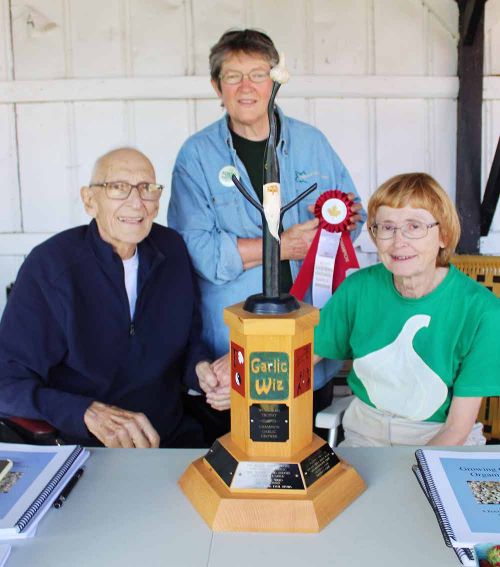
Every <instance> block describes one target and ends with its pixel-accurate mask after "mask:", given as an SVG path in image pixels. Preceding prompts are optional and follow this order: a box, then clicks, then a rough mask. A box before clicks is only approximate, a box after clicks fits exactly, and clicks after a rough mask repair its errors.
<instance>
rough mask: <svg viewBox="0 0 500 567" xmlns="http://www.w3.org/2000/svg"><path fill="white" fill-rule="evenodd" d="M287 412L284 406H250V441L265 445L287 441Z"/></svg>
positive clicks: (286, 407)
mask: <svg viewBox="0 0 500 567" xmlns="http://www.w3.org/2000/svg"><path fill="white" fill-rule="evenodd" d="M288 411H289V408H288V406H287V405H286V404H252V405H251V406H250V439H251V440H252V441H262V442H266V443H274V442H283V441H288V437H289V423H288Z"/></svg>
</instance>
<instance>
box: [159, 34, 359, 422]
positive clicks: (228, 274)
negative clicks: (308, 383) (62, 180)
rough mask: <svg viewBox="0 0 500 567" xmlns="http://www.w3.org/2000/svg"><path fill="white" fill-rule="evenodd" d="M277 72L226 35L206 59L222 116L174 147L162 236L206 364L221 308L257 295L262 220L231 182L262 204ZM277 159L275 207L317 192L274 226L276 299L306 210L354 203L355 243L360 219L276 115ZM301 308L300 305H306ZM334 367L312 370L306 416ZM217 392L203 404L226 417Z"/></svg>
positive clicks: (264, 40)
mask: <svg viewBox="0 0 500 567" xmlns="http://www.w3.org/2000/svg"><path fill="white" fill-rule="evenodd" d="M277 63H278V53H277V51H276V48H275V47H274V44H273V42H272V41H271V39H270V38H269V37H268V36H267V35H265V34H264V33H262V32H259V31H256V30H243V31H228V32H226V33H224V34H223V35H222V37H221V38H220V39H219V41H218V42H217V43H216V44H215V45H214V46H213V47H212V49H211V52H210V75H211V82H212V86H213V88H214V90H215V92H216V93H217V96H218V97H219V98H220V100H221V104H222V106H223V107H224V108H225V110H226V114H225V115H224V116H223V117H222V118H221V119H220V120H218V121H217V122H215V123H213V124H211V125H210V126H208V127H207V128H205V129H203V130H201V131H200V132H198V133H197V134H195V135H194V136H191V137H190V138H189V139H188V140H187V141H186V142H185V143H184V145H183V146H182V148H181V150H180V152H179V155H178V156H177V161H176V163H175V167H174V171H173V177H172V196H171V199H170V205H169V210H168V224H169V226H171V227H173V228H175V229H176V230H178V231H179V232H180V233H181V234H182V236H183V237H184V240H185V241H186V244H187V247H188V250H189V253H190V255H191V258H192V260H193V264H194V267H195V270H196V272H197V274H198V278H199V285H200V289H201V295H202V316H203V325H204V329H203V335H204V339H205V340H206V342H207V344H209V345H211V346H212V349H213V355H214V357H219V356H221V355H223V354H225V353H227V351H228V348H229V335H228V330H227V328H226V325H225V324H224V321H223V310H224V308H225V307H227V306H229V305H232V304H234V303H238V302H240V301H243V300H244V299H246V297H247V296H249V295H251V294H254V293H258V292H260V291H261V290H262V267H261V264H262V239H261V235H262V220H261V216H260V213H259V212H258V211H257V210H256V209H255V208H254V207H252V206H251V205H250V204H249V203H248V202H247V201H246V200H245V199H244V198H243V197H242V196H241V195H240V193H239V191H238V190H237V189H236V187H235V186H234V184H233V182H232V181H231V176H232V175H233V174H235V175H237V176H238V177H239V178H240V179H241V181H242V182H243V184H244V185H245V186H246V187H247V188H248V189H249V190H250V191H251V192H252V188H253V192H252V194H253V195H254V197H255V198H257V199H259V200H260V202H262V185H263V166H264V150H265V146H266V141H267V138H268V136H269V123H268V116H267V105H268V102H269V98H270V96H271V91H272V85H273V82H272V80H271V78H270V76H269V73H270V70H271V68H272V67H273V66H275V65H276V64H277ZM276 117H277V124H278V136H277V140H278V142H277V154H278V162H279V168H280V178H281V179H280V180H281V191H282V202H283V204H286V203H288V202H290V201H291V200H292V199H294V198H295V197H296V196H297V195H298V194H299V193H301V192H302V191H304V189H306V188H307V187H308V186H310V185H312V184H313V183H317V184H318V188H317V189H316V190H315V191H314V192H313V193H312V194H311V195H309V197H308V198H306V199H304V200H303V201H302V202H301V203H300V204H299V205H298V206H297V207H294V208H292V209H291V210H290V211H289V212H287V214H286V215H285V217H284V220H283V224H284V232H283V234H282V235H281V258H282V264H281V282H280V291H281V293H287V292H289V290H290V287H291V285H292V282H293V279H294V278H295V276H296V275H297V272H298V270H299V267H300V261H301V260H303V258H304V257H305V255H306V252H307V250H308V248H309V245H310V243H311V241H312V239H313V237H314V234H315V232H316V229H317V226H318V221H317V219H315V218H312V215H311V213H310V212H309V210H308V206H310V205H311V204H313V203H314V202H315V201H316V199H317V198H318V197H319V195H320V194H321V193H322V192H324V191H326V190H329V189H340V190H342V191H344V192H346V193H350V194H351V195H350V197H351V198H352V199H354V200H355V201H356V204H355V205H354V209H353V210H354V211H355V213H356V214H355V216H354V217H352V219H351V220H352V223H351V225H350V227H349V229H350V230H351V231H353V237H356V236H357V235H358V234H359V232H360V230H361V227H362V224H363V219H364V212H363V211H362V209H361V205H360V204H359V197H358V195H357V193H356V189H355V188H354V185H353V182H352V180H351V177H350V175H349V172H348V171H347V169H346V167H345V166H344V164H343V163H342V162H341V160H340V159H339V157H338V156H337V154H336V153H335V152H334V151H333V149H332V147H331V146H330V144H329V143H328V141H327V139H326V138H325V136H324V135H323V134H322V133H321V132H320V131H319V130H317V129H316V128H314V127H312V126H309V125H308V124H304V123H302V122H299V121H298V120H294V119H292V118H289V117H287V116H285V115H284V114H283V113H282V112H281V110H280V109H279V108H276ZM306 300H307V298H306ZM340 366H341V363H339V362H333V363H332V362H330V363H329V364H322V365H319V366H318V367H317V368H316V369H315V376H314V386H315V393H314V394H315V410H316V411H318V410H319V409H322V408H324V407H326V406H327V405H329V403H330V401H331V391H332V384H331V381H330V379H331V377H332V376H333V375H334V374H335V372H336V371H337V370H338V369H339V368H340ZM225 389H226V390H225V394H223V395H222V394H221V396H218V395H217V394H216V392H217V389H214V390H213V391H212V392H209V393H208V394H207V399H208V401H209V402H212V405H213V406H214V407H217V408H218V409H221V407H228V396H227V392H228V385H227V384H226V386H225Z"/></svg>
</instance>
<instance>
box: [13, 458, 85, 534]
mask: <svg viewBox="0 0 500 567" xmlns="http://www.w3.org/2000/svg"><path fill="white" fill-rule="evenodd" d="M82 451H83V449H82V447H75V449H74V450H73V452H72V453H71V455H70V456H69V457H68V459H67V460H66V462H65V463H64V464H63V466H62V467H61V468H60V469H59V470H58V471H57V472H56V474H55V475H54V476H53V477H52V479H51V480H50V482H49V483H48V484H47V486H46V487H45V488H44V489H43V490H42V492H40V494H39V495H38V496H37V497H36V498H35V500H33V502H32V504H31V505H30V506H29V508H28V509H27V510H26V512H25V513H24V514H23V515H22V516H21V518H19V520H18V521H17V522H16V527H17V528H18V530H19V531H20V532H22V531H23V530H24V529H25V528H26V526H27V525H28V524H29V523H30V522H31V520H32V519H33V517H34V516H35V514H36V513H37V512H38V510H39V509H40V507H41V506H42V505H43V504H44V502H45V501H46V500H47V498H48V497H49V496H50V495H51V493H52V492H53V491H54V490H55V488H56V487H57V485H58V484H59V483H60V482H61V479H62V478H63V477H64V475H65V474H66V473H67V472H68V470H69V469H70V468H71V465H72V464H73V463H74V462H75V460H76V459H77V457H78V455H79V454H80V453H81V452H82Z"/></svg>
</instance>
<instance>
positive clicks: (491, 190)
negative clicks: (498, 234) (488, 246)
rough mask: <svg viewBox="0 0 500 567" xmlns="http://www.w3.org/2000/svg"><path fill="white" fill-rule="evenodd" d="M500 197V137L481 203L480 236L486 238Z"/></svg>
mask: <svg viewBox="0 0 500 567" xmlns="http://www.w3.org/2000/svg"><path fill="white" fill-rule="evenodd" d="M499 195H500V137H499V138H498V144H497V149H496V151H495V157H494V158H493V163H492V165H491V170H490V174H489V176H488V182H487V183H486V189H485V190H484V196H483V202H482V203H481V236H488V232H489V231H490V226H491V221H492V220H493V216H494V214H495V209H496V208H497V204H498V197H499Z"/></svg>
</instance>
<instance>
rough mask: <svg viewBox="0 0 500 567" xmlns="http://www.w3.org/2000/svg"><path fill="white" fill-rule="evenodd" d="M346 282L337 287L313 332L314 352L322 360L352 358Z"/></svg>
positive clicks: (321, 312) (347, 286) (347, 285)
mask: <svg viewBox="0 0 500 567" xmlns="http://www.w3.org/2000/svg"><path fill="white" fill-rule="evenodd" d="M348 280H349V278H348V279H346V280H345V281H344V282H343V283H342V284H341V285H340V286H339V288H338V289H337V291H336V292H335V293H334V294H333V295H332V297H331V298H330V299H329V300H328V302H327V303H326V305H325V306H324V307H323V309H321V311H320V319H319V324H318V325H317V327H316V329H315V330H314V352H315V354H317V355H318V356H321V357H323V358H331V359H333V360H344V359H347V358H352V351H351V348H350V340H349V339H350V336H351V325H350V317H349V300H348V293H347V291H348V288H349V287H350V286H349V284H348Z"/></svg>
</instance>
